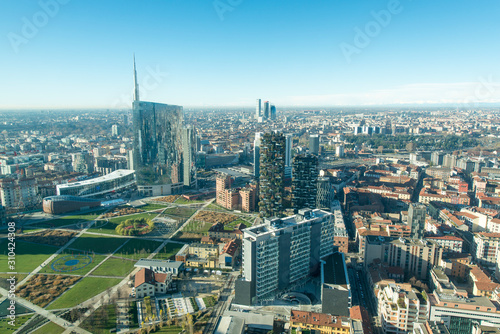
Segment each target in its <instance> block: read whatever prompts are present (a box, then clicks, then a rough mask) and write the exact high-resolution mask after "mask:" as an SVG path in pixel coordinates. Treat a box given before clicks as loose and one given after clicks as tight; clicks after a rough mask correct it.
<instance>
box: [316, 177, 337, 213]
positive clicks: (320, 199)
mask: <svg viewBox="0 0 500 334" xmlns="http://www.w3.org/2000/svg"><path fill="white" fill-rule="evenodd" d="M316 187H317V189H316V208H318V209H322V210H330V207H331V205H332V201H333V197H334V192H333V187H332V184H331V181H330V178H329V177H326V176H323V177H319V178H318V180H317V183H316Z"/></svg>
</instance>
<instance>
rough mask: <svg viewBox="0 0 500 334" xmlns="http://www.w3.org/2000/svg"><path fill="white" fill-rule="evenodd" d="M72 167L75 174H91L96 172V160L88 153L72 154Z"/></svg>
mask: <svg viewBox="0 0 500 334" xmlns="http://www.w3.org/2000/svg"><path fill="white" fill-rule="evenodd" d="M71 166H72V167H73V171H74V172H79V173H86V174H90V173H92V172H93V171H94V158H93V157H92V155H91V154H90V152H86V151H85V152H78V153H72V154H71Z"/></svg>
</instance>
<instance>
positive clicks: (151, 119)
mask: <svg viewBox="0 0 500 334" xmlns="http://www.w3.org/2000/svg"><path fill="white" fill-rule="evenodd" d="M182 120H183V109H182V107H181V106H175V105H168V104H160V103H153V102H143V101H134V103H133V124H134V167H135V169H136V175H137V183H138V184H141V185H142V184H151V185H154V184H172V183H180V182H182V181H183V180H182V170H181V165H182V153H183V152H182Z"/></svg>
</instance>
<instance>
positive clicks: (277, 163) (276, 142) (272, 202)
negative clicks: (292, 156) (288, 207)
mask: <svg viewBox="0 0 500 334" xmlns="http://www.w3.org/2000/svg"><path fill="white" fill-rule="evenodd" d="M285 145H286V143H285V136H284V135H283V134H282V133H275V132H270V133H265V134H264V135H262V139H261V146H260V178H259V212H260V214H261V216H262V217H274V216H276V217H279V216H282V215H283V210H284V209H283V199H284V197H285V183H284V182H285V180H284V179H285Z"/></svg>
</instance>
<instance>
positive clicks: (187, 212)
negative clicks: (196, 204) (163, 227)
mask: <svg viewBox="0 0 500 334" xmlns="http://www.w3.org/2000/svg"><path fill="white" fill-rule="evenodd" d="M195 212H196V209H192V208H186V207H181V206H177V207H175V208H168V209H167V210H165V211H164V212H163V214H166V215H169V216H176V217H180V218H189V217H191V216H192V215H193V213H195Z"/></svg>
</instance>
